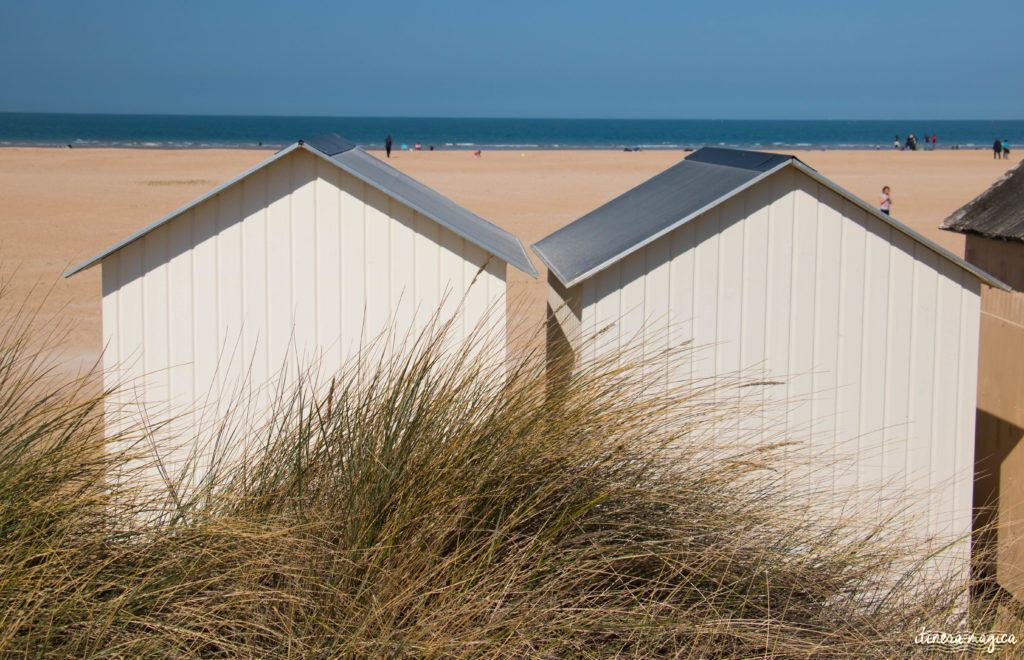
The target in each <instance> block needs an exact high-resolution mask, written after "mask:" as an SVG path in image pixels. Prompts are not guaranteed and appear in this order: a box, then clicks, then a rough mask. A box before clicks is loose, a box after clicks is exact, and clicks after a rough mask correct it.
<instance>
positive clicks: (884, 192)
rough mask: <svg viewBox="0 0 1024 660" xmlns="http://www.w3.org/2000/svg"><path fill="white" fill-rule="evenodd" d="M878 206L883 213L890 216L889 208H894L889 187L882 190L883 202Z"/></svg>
mask: <svg viewBox="0 0 1024 660" xmlns="http://www.w3.org/2000/svg"><path fill="white" fill-rule="evenodd" d="M878 206H879V208H880V209H881V211H882V213H884V214H886V215H889V207H890V206H892V198H891V197H889V186H885V187H884V188H882V200H881V203H880V204H879V205H878Z"/></svg>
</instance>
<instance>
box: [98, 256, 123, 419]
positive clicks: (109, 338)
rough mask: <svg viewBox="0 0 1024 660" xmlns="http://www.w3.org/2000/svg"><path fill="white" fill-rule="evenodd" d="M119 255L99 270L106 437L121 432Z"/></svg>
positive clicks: (106, 261)
mask: <svg viewBox="0 0 1024 660" xmlns="http://www.w3.org/2000/svg"><path fill="white" fill-rule="evenodd" d="M119 260H120V253H118V252H115V253H113V254H111V255H109V256H107V257H104V259H103V262H102V265H101V267H100V268H101V270H102V275H101V278H102V282H103V302H102V310H103V387H104V389H107V390H112V394H111V396H110V397H109V398H108V399H107V401H106V402H105V403H104V418H103V419H104V424H105V425H106V432H107V434H108V435H113V434H116V433H119V432H120V431H121V429H122V422H123V417H122V413H121V406H122V405H123V404H122V397H121V393H120V391H119V390H118V389H117V388H118V386H119V385H120V384H121V382H122V379H121V356H120V345H121V342H120V337H121V335H120V328H119V325H120V318H121V314H120V310H119V309H118V304H117V302H118V297H119V296H120V293H121V278H120V273H119V271H120V265H119V263H118V261H119Z"/></svg>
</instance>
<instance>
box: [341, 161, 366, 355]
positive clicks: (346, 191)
mask: <svg viewBox="0 0 1024 660" xmlns="http://www.w3.org/2000/svg"><path fill="white" fill-rule="evenodd" d="M341 187H342V191H343V194H342V196H341V337H342V355H343V356H352V355H356V354H357V353H358V351H359V347H360V344H361V343H362V340H363V335H364V334H365V333H364V325H365V321H366V320H365V318H364V310H365V309H366V204H365V203H364V201H363V199H364V198H363V194H364V191H365V189H366V188H367V186H366V185H365V184H363V182H361V181H359V180H358V179H356V178H355V177H354V176H351V175H348V174H345V175H342V177H341Z"/></svg>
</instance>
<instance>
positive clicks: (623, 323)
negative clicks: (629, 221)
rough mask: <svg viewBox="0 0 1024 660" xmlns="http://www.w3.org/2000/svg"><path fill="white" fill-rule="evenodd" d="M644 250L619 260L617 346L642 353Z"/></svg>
mask: <svg viewBox="0 0 1024 660" xmlns="http://www.w3.org/2000/svg"><path fill="white" fill-rule="evenodd" d="M646 270H647V259H646V250H637V251H636V252H634V253H633V254H631V255H629V256H628V257H626V258H625V259H623V260H622V261H621V262H619V276H620V277H621V280H620V281H619V295H618V299H619V348H620V349H627V350H629V351H630V352H632V351H638V353H637V356H638V357H640V356H642V355H643V351H644V349H645V346H644V345H643V343H642V342H643V332H644V295H645V286H644V273H645V272H646Z"/></svg>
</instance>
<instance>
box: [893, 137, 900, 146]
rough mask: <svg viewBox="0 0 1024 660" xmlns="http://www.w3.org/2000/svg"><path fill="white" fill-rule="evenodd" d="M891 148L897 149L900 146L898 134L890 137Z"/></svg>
mask: <svg viewBox="0 0 1024 660" xmlns="http://www.w3.org/2000/svg"><path fill="white" fill-rule="evenodd" d="M892 148H893V149H899V148H900V136H898V135H897V136H896V137H894V138H893V139H892Z"/></svg>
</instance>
